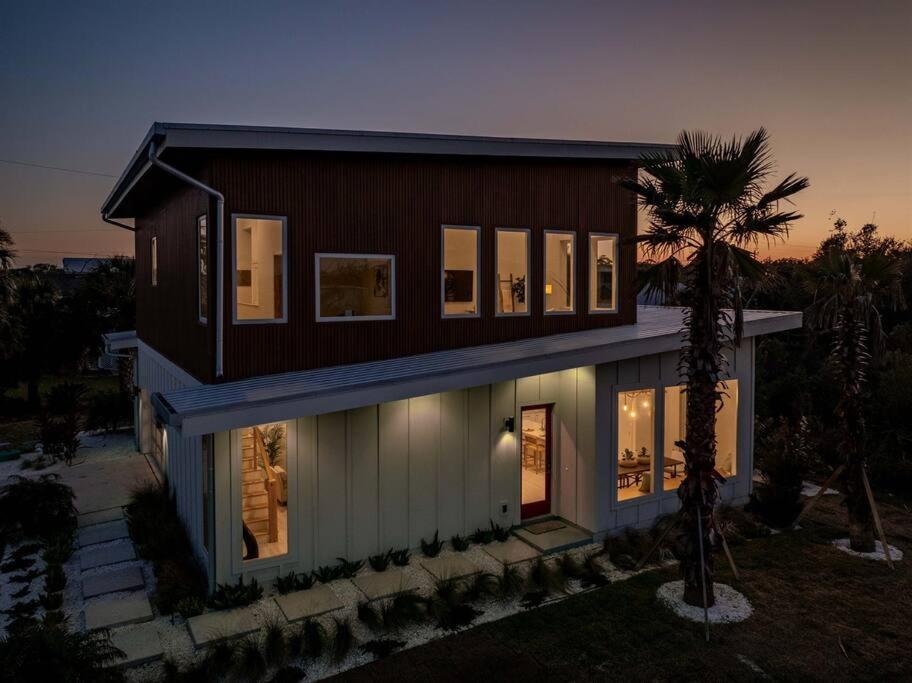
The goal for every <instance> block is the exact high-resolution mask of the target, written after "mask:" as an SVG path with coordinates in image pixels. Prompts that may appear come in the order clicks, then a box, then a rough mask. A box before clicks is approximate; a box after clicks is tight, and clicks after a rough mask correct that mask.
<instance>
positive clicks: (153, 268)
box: [151, 236, 158, 287]
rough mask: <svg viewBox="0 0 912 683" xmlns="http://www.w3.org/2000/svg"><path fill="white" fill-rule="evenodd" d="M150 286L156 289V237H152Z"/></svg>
mask: <svg viewBox="0 0 912 683" xmlns="http://www.w3.org/2000/svg"><path fill="white" fill-rule="evenodd" d="M151 251H152V286H153V287H158V237H155V236H153V237H152V247H151Z"/></svg>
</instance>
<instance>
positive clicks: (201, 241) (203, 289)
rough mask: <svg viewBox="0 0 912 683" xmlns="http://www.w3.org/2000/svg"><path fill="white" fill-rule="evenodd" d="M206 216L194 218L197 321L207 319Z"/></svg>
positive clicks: (207, 252) (207, 257) (207, 242)
mask: <svg viewBox="0 0 912 683" xmlns="http://www.w3.org/2000/svg"><path fill="white" fill-rule="evenodd" d="M206 222H207V221H206V216H205V215H203V216H200V217H199V218H197V219H196V261H197V265H196V267H197V283H198V287H199V294H198V297H197V298H198V300H199V321H200V322H201V323H204V322H206V321H207V320H208V319H209V240H208V236H207V234H206Z"/></svg>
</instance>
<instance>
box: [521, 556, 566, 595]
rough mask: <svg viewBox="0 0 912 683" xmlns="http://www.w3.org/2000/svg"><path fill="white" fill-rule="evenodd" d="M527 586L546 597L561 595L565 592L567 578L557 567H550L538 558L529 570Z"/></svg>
mask: <svg viewBox="0 0 912 683" xmlns="http://www.w3.org/2000/svg"><path fill="white" fill-rule="evenodd" d="M529 584H530V586H531V587H532V588H533V589H537V590H539V591H542V592H544V593H545V594H546V595H550V594H552V593H563V592H566V590H567V577H566V576H564V574H563V573H562V572H561V570H560V568H559V567H551V566H549V565H548V563H547V562H545V560H544V559H542V558H541V557H539V558H538V559H537V560H536V561H535V562H533V563H532V567H531V568H530V569H529Z"/></svg>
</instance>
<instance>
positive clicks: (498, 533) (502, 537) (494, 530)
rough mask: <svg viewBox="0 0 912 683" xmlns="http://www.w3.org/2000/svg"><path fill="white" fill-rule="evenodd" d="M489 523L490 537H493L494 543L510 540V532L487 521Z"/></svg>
mask: <svg viewBox="0 0 912 683" xmlns="http://www.w3.org/2000/svg"><path fill="white" fill-rule="evenodd" d="M488 521H489V522H490V523H491V535H492V536H493V537H494V540H495V541H500V542H501V543H502V542H503V541H506V540H507V539H509V538H510V530H509V529H507V528H505V527H502V526H500V524H495V523H494V520H493V519H490V520H488Z"/></svg>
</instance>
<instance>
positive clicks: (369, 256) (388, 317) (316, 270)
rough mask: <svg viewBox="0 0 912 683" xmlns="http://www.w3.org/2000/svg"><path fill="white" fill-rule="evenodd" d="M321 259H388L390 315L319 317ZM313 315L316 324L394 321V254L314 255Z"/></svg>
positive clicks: (328, 253)
mask: <svg viewBox="0 0 912 683" xmlns="http://www.w3.org/2000/svg"><path fill="white" fill-rule="evenodd" d="M322 258H350V259H388V260H389V262H390V275H391V278H390V310H391V311H392V313H391V314H390V315H340V316H322V315H320V259H322ZM314 306H315V308H314V315H315V318H316V321H317V322H318V323H327V322H352V321H372V320H395V319H396V255H395V254H343V253H335V252H318V253H315V254H314Z"/></svg>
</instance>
